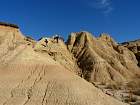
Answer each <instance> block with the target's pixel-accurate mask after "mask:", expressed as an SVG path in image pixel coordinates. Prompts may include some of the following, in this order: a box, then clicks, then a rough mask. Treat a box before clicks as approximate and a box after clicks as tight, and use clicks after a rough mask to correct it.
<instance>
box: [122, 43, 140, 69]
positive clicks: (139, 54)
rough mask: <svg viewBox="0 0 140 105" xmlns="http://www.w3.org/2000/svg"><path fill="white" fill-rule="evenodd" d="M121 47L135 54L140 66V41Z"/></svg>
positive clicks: (124, 44) (123, 44)
mask: <svg viewBox="0 0 140 105" xmlns="http://www.w3.org/2000/svg"><path fill="white" fill-rule="evenodd" d="M121 45H122V46H124V47H127V48H128V49H129V50H131V51H132V52H133V53H134V54H135V56H136V58H137V60H138V65H139V66H140V40H135V41H130V42H124V43H121Z"/></svg>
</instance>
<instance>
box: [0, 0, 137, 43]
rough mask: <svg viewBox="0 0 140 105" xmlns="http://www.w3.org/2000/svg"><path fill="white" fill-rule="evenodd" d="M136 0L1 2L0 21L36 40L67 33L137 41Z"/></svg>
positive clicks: (64, 35) (31, 0) (33, 0)
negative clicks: (103, 34)
mask: <svg viewBox="0 0 140 105" xmlns="http://www.w3.org/2000/svg"><path fill="white" fill-rule="evenodd" d="M139 5H140V0H1V1H0V21H5V22H11V23H15V24H18V25H19V26H20V29H21V31H22V33H23V34H25V35H29V36H32V37H33V38H35V39H39V38H40V37H42V36H44V35H45V36H51V35H53V34H55V33H58V34H61V35H62V36H63V37H64V38H65V39H67V37H68V35H69V34H70V33H71V32H78V31H89V32H91V33H93V34H94V35H95V36H99V34H100V33H102V32H105V33H108V34H110V35H111V36H112V37H113V38H114V39H115V40H116V41H118V42H123V41H129V40H135V39H139V38H140V6H139Z"/></svg>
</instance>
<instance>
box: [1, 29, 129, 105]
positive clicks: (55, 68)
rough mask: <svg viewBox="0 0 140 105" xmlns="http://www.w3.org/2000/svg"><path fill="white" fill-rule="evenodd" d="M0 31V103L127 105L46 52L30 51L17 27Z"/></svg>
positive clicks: (17, 104) (33, 48) (30, 104)
mask: <svg viewBox="0 0 140 105" xmlns="http://www.w3.org/2000/svg"><path fill="white" fill-rule="evenodd" d="M0 30H1V31H0V36H1V38H3V40H2V41H1V43H0V48H1V50H0V51H1V52H0V56H1V57H0V64H1V65H0V105H127V104H125V103H122V102H119V101H117V100H115V99H114V98H112V97H110V96H108V95H105V94H104V93H103V92H102V91H101V90H99V89H97V88H95V87H94V86H93V85H92V84H91V83H88V82H87V81H85V80H84V79H82V78H80V77H79V76H77V75H75V74H74V73H73V72H70V71H69V70H67V69H66V68H65V67H63V66H62V65H60V63H59V62H57V61H55V60H53V59H52V57H51V56H50V55H49V54H46V53H42V52H37V51H34V50H35V48H36V47H35V46H30V45H28V42H26V41H25V40H24V36H22V34H21V33H20V31H19V30H17V29H16V30H15V29H9V28H8V30H7V27H2V28H1V27H0ZM10 47H12V48H10ZM2 48H3V49H2ZM9 48H10V49H9Z"/></svg>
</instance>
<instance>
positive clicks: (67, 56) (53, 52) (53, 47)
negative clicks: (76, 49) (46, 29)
mask: <svg viewBox="0 0 140 105" xmlns="http://www.w3.org/2000/svg"><path fill="white" fill-rule="evenodd" d="M46 39H47V41H48V43H46V42H45V40H46ZM34 50H35V51H37V52H42V53H46V54H49V55H50V56H51V57H52V58H53V59H54V60H55V61H57V62H59V63H60V64H61V65H63V66H64V67H65V68H66V69H68V70H69V71H72V72H75V73H76V74H78V75H81V73H80V71H81V70H80V68H79V67H78V66H77V62H76V59H75V57H74V56H73V54H71V53H70V52H69V51H68V49H67V47H66V45H65V43H64V42H63V40H61V39H59V41H58V43H57V42H56V40H54V38H45V37H44V38H42V39H40V41H38V42H37V44H36V45H35V48H34Z"/></svg>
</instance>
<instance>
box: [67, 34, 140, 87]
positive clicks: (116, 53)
mask: <svg viewBox="0 0 140 105" xmlns="http://www.w3.org/2000/svg"><path fill="white" fill-rule="evenodd" d="M67 47H68V49H69V51H70V52H71V53H73V55H74V57H75V58H76V59H77V64H78V66H79V67H80V68H81V70H82V71H81V72H82V75H83V78H85V79H86V80H88V81H89V82H93V83H95V82H97V83H101V84H105V85H110V84H111V85H117V87H120V88H123V87H125V86H126V85H128V84H129V83H130V82H131V83H132V82H134V81H135V80H138V79H139V78H140V68H139V67H138V66H137V64H138V62H137V60H136V57H135V55H134V54H133V52H131V51H130V50H128V49H127V48H126V47H123V46H121V45H118V44H117V43H116V42H115V41H114V40H113V39H112V38H111V37H110V36H108V35H107V34H101V36H100V37H98V38H95V37H94V36H93V35H91V33H89V32H77V33H71V35H70V36H69V39H68V41H67ZM124 85H125V86H124ZM133 87H136V85H134V86H133Z"/></svg>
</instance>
